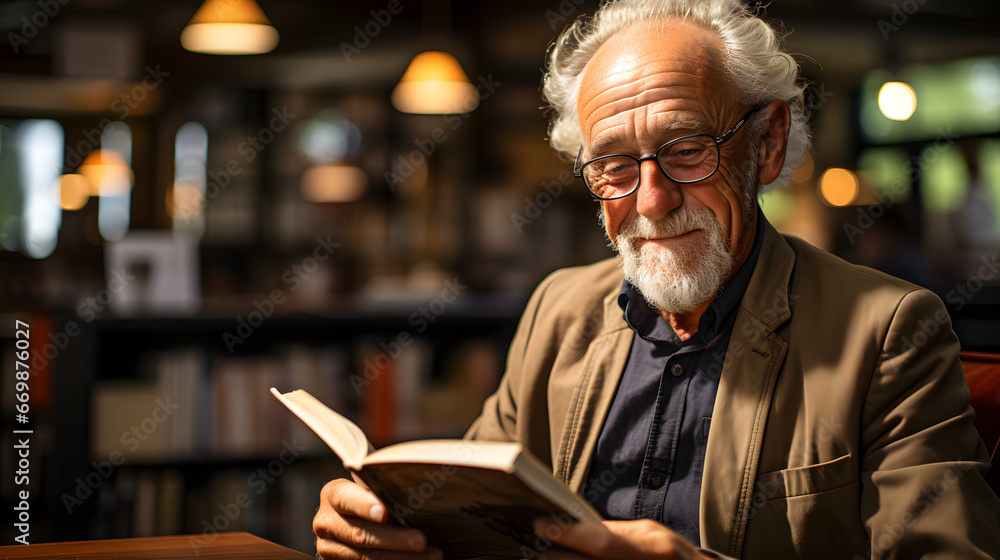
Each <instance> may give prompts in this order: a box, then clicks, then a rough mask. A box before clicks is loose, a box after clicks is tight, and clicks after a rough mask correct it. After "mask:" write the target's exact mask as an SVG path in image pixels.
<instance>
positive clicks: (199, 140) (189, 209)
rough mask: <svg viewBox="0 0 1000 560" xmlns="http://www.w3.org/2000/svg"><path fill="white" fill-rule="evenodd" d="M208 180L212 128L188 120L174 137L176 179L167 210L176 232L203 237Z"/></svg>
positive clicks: (194, 237) (190, 236) (176, 233)
mask: <svg viewBox="0 0 1000 560" xmlns="http://www.w3.org/2000/svg"><path fill="white" fill-rule="evenodd" d="M207 180H208V130H207V129H206V128H205V126H204V125H202V124H201V123H198V122H194V121H191V122H187V123H184V124H183V125H181V127H180V128H178V129H177V135H176V136H175V137H174V182H173V184H172V185H171V188H170V192H169V194H168V201H167V202H168V204H167V212H168V214H169V215H170V217H172V218H173V231H174V234H175V235H178V234H180V235H184V236H187V237H189V238H193V239H200V238H201V236H202V234H203V233H204V232H205V202H206V200H205V194H206V188H207Z"/></svg>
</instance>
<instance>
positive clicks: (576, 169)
mask: <svg viewBox="0 0 1000 560" xmlns="http://www.w3.org/2000/svg"><path fill="white" fill-rule="evenodd" d="M764 107H767V105H758V106H756V107H754V108H752V109H750V110H749V111H747V113H746V114H745V115H743V117H742V118H740V120H738V121H736V124H734V125H733V126H732V128H730V129H729V130H727V131H726V132H725V133H723V134H722V136H712V135H711V134H705V133H701V134H688V135H687V136H681V137H680V138H675V139H673V140H671V141H669V142H667V143H666V144H664V145H662V146H660V147H659V148H657V149H656V151H655V152H653V153H652V154H650V155H646V156H642V157H635V156H633V155H630V154H608V155H604V156H600V157H596V158H594V159H591V160H587V161H585V162H584V163H583V165H581V164H580V158H581V157H582V156H583V146H582V145H581V146H580V152H579V153H577V154H576V162H574V163H573V176H574V177H577V178H579V179H580V180H582V181H583V184H584V185H585V186H586V187H587V191H588V192H590V195H591V196H593V197H594V198H596V199H598V200H618V199H619V198H625V197H626V196H630V195H632V193H634V192H635V191H637V190H639V185H641V184H642V174H641V173H640V174H639V178H638V180H637V181H636V182H635V186H634V187H632V190H630V191H628V192H627V193H624V194H619V195H615V196H610V197H606V196H598V195H597V193H595V192H594V191H593V189H591V188H590V185H588V184H587V180H586V179H584V178H583V168H584V167H587V166H588V165H590V164H591V163H594V162H595V161H600V160H602V159H607V158H613V157H627V158H629V159H631V160H632V161H634V162H635V163H636V165H638V166H639V167H640V168H641V167H642V162H644V161H647V160H653V161H655V162H656V167H657V168H658V169H659V170H660V173H663V174H664V175H665V176H666V177H667V179H670V180H671V181H673V182H675V183H678V184H681V185H689V184H691V183H699V182H701V181H704V180H705V179H708V178H709V177H711V176H713V175H715V174H716V173H717V172H718V171H719V164H720V162H721V161H722V153H721V150H719V146H721V145H722V144H724V143H725V142H726V141H728V140H729V139H730V138H732V137H733V136H735V135H736V133H737V132H739V130H740V129H741V128H743V125H744V124H746V122H747V120H749V119H750V116H751V115H753V114H754V113H756V112H757V111H760V110H761V109H763V108H764ZM701 136H706V137H708V138H711V139H712V140H713V141H714V142H715V149H716V150H718V151H719V157H718V159H716V161H715V169H713V170H712V172H711V173H709V174H708V175H705V176H704V177H702V178H701V179H696V180H693V181H679V180H677V179H674V178H673V177H671V176H670V174H669V173H667V171H666V170H665V169H663V166H662V165H660V152H661V151H663V148H666V147H667V146H670V145H671V144H676V143H677V142H680V141H682V140H688V139H690V138H698V137H701Z"/></svg>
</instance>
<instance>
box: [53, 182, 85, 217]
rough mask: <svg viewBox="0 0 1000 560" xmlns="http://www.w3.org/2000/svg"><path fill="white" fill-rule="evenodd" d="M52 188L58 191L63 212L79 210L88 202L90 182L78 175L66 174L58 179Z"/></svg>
mask: <svg viewBox="0 0 1000 560" xmlns="http://www.w3.org/2000/svg"><path fill="white" fill-rule="evenodd" d="M54 186H55V188H56V189H58V191H59V201H60V205H61V206H62V209H63V210H70V211H72V210H79V209H81V208H83V207H84V206H86V205H87V201H88V200H90V182H89V181H87V178H86V177H84V176H83V175H80V174H79V173H68V174H66V175H63V176H62V177H59V179H58V180H57V181H56V184H55V185H54Z"/></svg>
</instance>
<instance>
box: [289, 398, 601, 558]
mask: <svg viewBox="0 0 1000 560" xmlns="http://www.w3.org/2000/svg"><path fill="white" fill-rule="evenodd" d="M271 393H272V394H274V396H275V397H277V398H278V400H280V401H281V402H282V403H283V404H284V405H285V406H287V407H288V409H289V410H291V411H292V412H293V413H295V415H296V416H298V417H299V418H301V419H302V421H303V422H305V423H306V425H308V426H309V427H310V428H312V430H313V431H314V432H316V433H317V434H318V435H319V437H320V438H322V439H323V441H325V442H326V444H327V445H329V446H330V448H331V449H333V452H334V453H336V454H337V456H338V457H340V460H341V461H343V463H344V468H345V469H347V471H348V472H350V473H351V475H352V476H354V478H355V479H356V480H359V481H361V482H363V483H364V484H365V485H367V486H368V488H370V489H371V490H372V492H374V493H375V495H376V496H378V497H379V499H381V500H382V502H383V503H384V504H385V505H386V508H387V509H389V510H390V511H391V512H392V514H393V515H394V517H395V518H396V520H397V521H399V522H400V523H401V524H403V525H406V526H410V527H415V528H417V529H420V530H421V531H423V532H424V533H425V534H426V535H427V538H428V540H429V541H430V543H431V544H433V545H435V546H437V547H439V548H441V550H442V551H444V553H445V556H447V557H449V558H476V557H481V556H490V557H506V558H533V557H535V556H537V555H538V554H539V553H540V552H544V551H545V550H546V549H547V548H548V546H549V541H547V540H546V539H544V538H542V537H540V536H539V535H537V534H536V533H535V532H534V530H533V529H532V526H531V522H532V521H533V520H534V519H535V518H536V517H539V516H551V518H552V519H553V520H555V521H556V522H557V523H560V524H562V525H566V524H568V523H571V522H574V521H583V522H589V523H600V522H601V516H600V515H599V514H598V513H597V512H596V511H595V510H594V508H593V507H592V506H591V505H590V503H589V502H587V501H586V500H584V499H583V498H582V497H581V496H579V495H577V494H575V493H573V492H572V491H571V490H570V489H569V488H568V487H567V486H566V485H565V484H563V483H562V482H561V481H559V480H557V479H556V478H554V477H553V476H552V473H551V471H550V470H549V469H548V467H546V466H545V465H544V464H542V463H541V462H540V461H539V460H538V459H536V458H535V457H534V456H532V455H531V454H530V453H529V452H528V450H527V449H524V447H522V446H521V444H519V443H508V442H489V441H466V440H425V441H409V442H403V443H397V444H394V445H390V446H387V447H384V448H382V449H379V450H375V448H374V447H373V446H372V444H371V442H369V441H368V438H367V437H365V434H364V432H363V431H361V428H359V427H358V426H357V425H356V424H355V423H354V422H351V421H350V420H348V419H347V418H345V417H343V416H341V415H340V414H338V413H336V412H334V411H333V410H331V409H330V408H328V407H327V406H326V405H324V404H323V403H322V402H320V401H319V400H318V399H316V398H315V397H313V396H312V395H310V394H309V393H307V392H305V391H303V390H301V389H300V390H297V391H291V392H289V393H284V394H282V393H281V392H279V391H278V390H277V389H274V388H272V389H271Z"/></svg>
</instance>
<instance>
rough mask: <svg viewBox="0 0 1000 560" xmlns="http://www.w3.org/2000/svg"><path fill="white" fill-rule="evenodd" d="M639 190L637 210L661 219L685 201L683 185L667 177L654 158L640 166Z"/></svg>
mask: <svg viewBox="0 0 1000 560" xmlns="http://www.w3.org/2000/svg"><path fill="white" fill-rule="evenodd" d="M639 176H640V178H641V181H640V183H639V190H638V192H636V202H635V204H636V212H638V213H639V214H641V215H643V216H645V217H646V218H649V219H650V220H653V221H655V220H659V219H660V218H663V217H664V216H666V215H667V214H669V213H670V211H672V210H673V209H674V208H677V207H678V206H680V205H681V203H682V202H683V199H682V193H681V186H680V185H678V184H677V183H675V182H673V181H671V180H670V179H669V178H667V175H666V174H665V173H664V172H663V171H662V170H660V167H659V165H657V164H656V161H654V160H646V161H644V162H642V163H641V164H640V166H639Z"/></svg>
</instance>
